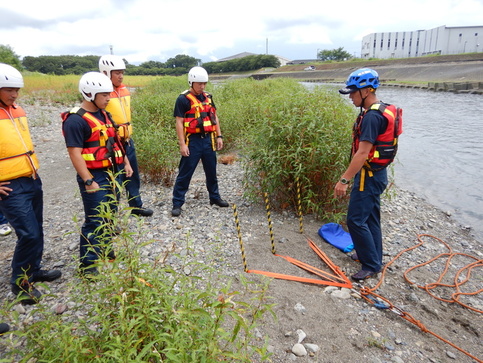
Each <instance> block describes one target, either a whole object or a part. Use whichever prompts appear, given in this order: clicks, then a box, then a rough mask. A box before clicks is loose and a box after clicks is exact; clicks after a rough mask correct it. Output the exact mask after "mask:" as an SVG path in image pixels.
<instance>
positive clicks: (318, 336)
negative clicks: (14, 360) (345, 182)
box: [0, 105, 483, 363]
mask: <svg viewBox="0 0 483 363" xmlns="http://www.w3.org/2000/svg"><path fill="white" fill-rule="evenodd" d="M25 109H26V111H27V114H28V115H29V118H30V122H31V124H32V125H35V126H33V127H32V134H33V138H34V142H35V145H36V151H37V153H38V156H39V160H40V163H41V170H40V175H41V177H42V180H43V186H44V204H45V205H44V219H45V220H44V228H45V235H46V246H45V253H44V266H45V267H46V268H60V269H61V270H62V272H63V277H62V278H61V279H60V280H58V281H55V282H53V283H51V284H48V285H49V287H50V289H51V295H49V296H45V298H44V299H43V301H42V304H45V305H46V306H47V307H48V308H49V309H50V308H51V309H52V310H56V307H58V306H63V307H67V309H66V310H65V311H64V312H63V318H64V319H74V318H75V317H76V315H75V311H74V309H73V308H72V309H70V308H69V306H72V304H71V297H70V296H69V291H70V289H69V285H70V284H77V283H79V279H78V277H77V276H76V274H75V266H76V261H77V253H78V252H77V251H78V235H77V231H78V228H79V222H76V221H75V219H76V217H77V218H78V219H80V220H82V205H81V204H82V202H81V199H80V197H79V195H78V191H77V185H76V183H75V172H74V170H73V168H72V166H71V163H70V160H69V158H68V155H67V152H66V150H65V146H64V142H63V138H62V133H61V131H60V117H59V114H60V112H61V111H64V109H63V108H61V107H51V106H44V105H25ZM41 120H43V121H41ZM218 174H219V180H220V192H221V193H222V196H223V198H224V199H226V200H227V201H229V202H230V203H233V204H236V205H237V208H238V214H239V223H240V233H241V237H242V240H243V242H244V248H245V251H246V263H247V265H248V268H249V269H254V270H255V269H256V270H264V271H271V272H279V273H285V274H293V275H298V276H305V277H313V276H312V275H310V274H308V273H305V272H303V271H301V270H300V269H298V268H296V267H295V266H293V265H291V264H289V263H287V262H286V261H285V260H284V259H282V258H280V257H278V256H275V255H273V254H272V252H271V241H270V234H269V230H268V226H267V216H266V212H265V208H264V205H263V204H262V203H260V204H252V203H249V202H247V201H246V200H244V198H243V186H242V179H243V170H242V168H241V164H240V162H235V163H233V164H230V165H223V164H219V169H218ZM396 183H397V181H396ZM171 192H172V190H171V188H165V187H163V186H160V185H156V184H152V183H143V185H142V197H143V200H144V203H145V205H146V206H147V207H149V208H152V209H154V215H153V216H152V217H150V218H145V219H142V220H141V222H142V223H141V230H142V233H143V234H144V235H145V236H146V238H149V239H150V240H153V241H154V242H153V243H151V244H149V245H147V246H145V247H143V251H142V255H143V259H144V261H145V262H153V261H155V260H156V259H157V257H159V256H160V255H162V254H164V253H168V251H171V250H174V251H175V253H179V254H181V255H186V256H189V257H190V258H192V259H193V261H197V262H203V263H206V264H209V265H211V266H213V267H214V268H216V269H217V271H219V274H220V275H225V276H229V277H231V278H233V289H234V290H235V291H236V290H237V289H241V285H240V284H239V277H238V276H239V275H240V274H242V275H244V276H245V277H246V278H248V279H249V280H252V281H258V280H260V278H261V276H260V275H256V274H247V273H245V272H244V264H243V261H242V257H241V256H242V255H241V251H240V244H239V235H238V233H237V230H236V226H235V223H234V217H233V213H232V210H231V208H217V207H210V206H209V201H208V197H207V193H206V189H205V187H204V176H203V173H202V171H201V170H197V173H196V174H195V176H194V178H193V181H192V184H191V187H190V191H189V192H188V199H187V203H186V205H185V206H184V208H183V209H184V211H183V214H182V215H181V217H179V218H173V217H171V215H170V209H171ZM271 219H272V223H273V233H274V238H275V239H274V243H275V247H276V252H277V253H278V254H280V255H288V256H292V257H294V258H297V259H299V260H300V261H303V262H306V263H309V264H311V265H313V266H317V267H319V268H321V269H324V270H326V269H327V267H326V266H325V265H324V264H322V263H321V262H320V260H319V259H318V258H317V256H316V255H315V254H314V253H313V252H312V251H311V250H310V249H309V248H308V246H307V241H306V239H305V236H304V235H303V234H300V232H299V229H300V226H299V219H298V217H297V216H296V215H295V214H294V213H292V212H288V211H285V212H276V211H272V218H271ZM132 220H133V225H134V224H135V219H134V218H133V217H132ZM382 220H383V229H384V248H385V257H384V259H385V261H386V262H390V261H391V260H393V259H395V258H396V257H398V256H399V254H401V255H400V256H399V257H398V258H397V259H396V260H395V261H394V262H393V263H391V265H390V266H388V269H387V271H386V272H385V275H384V283H383V284H382V285H381V286H380V288H378V290H377V292H378V293H379V294H380V295H382V296H384V297H385V298H387V299H389V300H390V301H391V302H393V303H394V304H395V305H396V306H398V307H399V308H400V309H402V310H403V311H407V312H409V313H411V314H412V315H413V316H414V317H415V318H416V319H418V320H419V321H420V322H421V324H424V326H425V327H426V328H427V329H429V330H431V331H434V332H435V333H436V334H438V335H440V336H442V337H444V338H446V339H448V340H449V341H450V342H451V343H453V344H455V345H456V346H457V347H460V348H461V349H463V350H465V351H467V352H470V353H472V354H473V355H475V356H476V357H479V358H480V359H483V346H482V344H481V337H482V336H483V324H481V322H482V319H481V314H478V313H476V312H474V311H472V310H470V309H467V308H464V307H463V306H461V305H459V304H458V303H456V302H452V303H451V302H442V301H440V300H438V299H436V298H433V297H432V296H431V295H429V294H428V292H427V291H425V289H423V288H418V285H422V286H424V285H425V284H427V283H430V282H433V281H437V279H438V276H439V274H440V273H441V271H443V269H444V263H445V261H447V259H446V258H444V259H438V260H437V261H435V262H434V263H432V264H431V265H429V266H424V267H421V268H418V269H416V270H414V271H413V272H412V273H410V274H409V277H410V279H411V280H410V282H409V281H407V280H406V278H405V276H404V273H405V271H407V270H408V269H409V268H411V267H412V266H414V265H415V264H416V263H420V262H423V261H427V260H429V259H431V258H432V257H435V256H437V255H438V254H440V253H444V252H448V250H447V247H446V246H445V245H444V244H443V243H441V242H440V241H439V240H437V239H434V238H431V237H427V238H425V243H424V245H422V246H420V247H418V248H416V249H414V250H412V251H408V252H403V251H404V250H405V249H408V248H411V247H414V246H416V245H417V244H418V240H417V236H418V234H428V235H433V236H435V237H437V238H439V239H441V240H443V241H445V242H447V243H448V244H449V246H451V248H452V249H453V250H454V252H459V253H463V252H464V253H466V254H469V255H472V256H477V257H478V258H480V259H481V258H483V254H482V252H481V251H480V250H481V243H480V242H481V241H477V240H476V239H475V238H474V237H473V236H472V234H471V229H467V228H465V227H464V226H461V225H460V224H459V223H457V222H456V221H454V220H453V219H452V218H451V216H449V215H448V214H446V213H444V212H443V211H441V210H438V209H437V208H435V207H434V206H432V205H431V204H428V203H427V202H426V201H424V200H422V199H421V198H419V197H418V196H417V195H415V194H414V193H412V192H410V191H406V190H402V189H398V188H397V187H396V186H392V187H391V188H390V189H389V192H388V194H387V196H386V197H385V198H384V201H383V205H382ZM323 223H324V222H323V221H318V220H316V219H315V218H313V216H311V215H307V216H304V218H303V227H304V234H305V235H306V236H308V237H309V238H311V239H312V240H313V241H314V242H315V243H316V244H317V245H318V246H320V248H321V249H322V250H323V251H324V252H325V253H326V254H327V255H328V257H329V258H330V259H331V260H332V261H333V262H334V264H335V265H337V266H339V267H340V269H341V270H342V271H343V272H344V273H345V274H346V275H347V276H349V275H350V274H352V273H354V272H356V271H357V270H358V268H359V265H358V263H356V262H354V261H352V260H351V259H350V258H349V257H348V256H347V255H346V254H344V253H342V252H341V251H339V250H337V249H335V248H333V247H331V246H330V245H328V244H327V243H325V242H324V241H323V240H322V239H321V238H320V237H319V236H318V234H317V231H318V229H319V228H320V226H321V225H322V224H323ZM207 226H210V227H207ZM188 241H189V244H190V249H189V250H188V248H187V245H188ZM14 244H15V237H14V236H13V235H11V236H8V237H5V238H1V239H0V255H1V256H0V257H1V258H0V271H1V281H2V286H3V288H2V290H1V291H2V292H1V294H0V296H1V297H2V300H3V301H10V300H11V299H12V298H13V296H12V294H11V293H10V292H9V286H8V279H9V274H10V262H11V256H12V253H13V248H14ZM116 248H118V249H119V248H120V247H119V246H116ZM118 252H119V253H123V252H122V250H118ZM446 257H447V256H446ZM469 261H472V259H471V258H464V257H463V256H459V257H457V256H455V258H454V259H453V260H452V261H451V264H450V266H449V267H450V271H448V275H447V277H445V279H444V281H448V282H450V283H451V281H454V278H455V276H457V275H456V274H457V273H458V271H459V270H460V269H461V268H463V267H464V266H466V265H467V263H468V262H469ZM168 263H170V265H171V266H172V267H173V268H174V269H175V270H179V269H178V266H177V259H176V258H170V259H168ZM180 273H186V274H189V273H190V272H189V271H186V270H184V271H180ZM482 278H483V276H482V275H481V272H478V271H476V272H475V273H474V274H473V275H472V276H471V279H470V281H469V283H468V284H466V285H465V291H467V290H468V291H473V290H475V289H476V288H478V286H479V287H480V288H481V281H482V280H481V279H482ZM377 281H378V280H377V279H371V280H368V281H366V283H365V286H367V287H374V286H375V284H376V283H377ZM41 289H42V291H44V292H45V291H46V290H45V288H41ZM354 289H355V291H356V292H357V291H359V290H360V288H359V287H358V286H354ZM453 290H454V289H443V291H438V292H437V294H438V295H442V296H446V297H448V296H451V292H452V291H453ZM336 291H337V293H335V292H336ZM453 292H454V291H453ZM268 295H269V296H270V299H269V301H268V302H271V303H274V304H275V308H274V311H275V313H276V315H277V320H274V319H272V318H271V317H269V316H267V317H266V318H265V319H264V322H263V324H262V325H260V326H259V327H258V328H257V336H259V337H260V342H262V341H263V339H264V337H266V338H267V339H268V344H269V349H270V351H272V352H273V357H272V362H289V361H294V362H321V363H324V362H369V363H381V362H398V363H401V362H406V363H410V362H418V361H431V362H472V361H473V360H472V359H471V358H469V357H468V356H467V355H465V354H463V353H461V352H459V351H458V350H457V349H455V348H454V347H452V346H450V345H448V344H446V343H444V342H442V341H440V340H438V339H437V338H435V337H434V336H432V335H430V334H428V333H424V332H422V331H421V329H420V328H419V327H417V326H415V325H414V324H411V323H409V322H408V321H406V320H404V319H402V318H401V317H400V316H399V315H398V314H397V313H395V312H393V311H389V310H380V309H376V308H375V307H374V306H372V305H370V304H367V303H366V302H364V301H363V300H361V299H360V298H358V297H357V294H352V295H351V294H349V292H348V291H341V290H339V289H335V290H331V289H325V286H320V285H313V284H304V283H299V282H294V281H286V280H274V281H272V282H271V285H270V289H269V292H268ZM460 298H461V300H462V301H463V302H464V303H466V304H468V305H470V306H471V307H473V308H477V309H480V310H483V300H482V298H481V296H461V297H460ZM33 309H34V307H28V306H27V307H24V306H21V305H16V306H14V307H12V310H13V311H14V312H15V313H16V314H19V316H20V320H21V321H23V322H24V324H25V325H23V324H22V325H21V326H18V327H16V328H20V329H24V328H27V327H28V324H29V323H30V322H31V321H32V320H33V319H35V316H33V317H32V316H31V315H30V314H31V313H32V311H33ZM7 322H9V323H11V321H7ZM299 329H300V330H303V332H304V334H305V335H306V337H305V338H304V340H303V343H310V344H311V345H310V347H311V349H312V352H310V353H307V355H305V356H297V355H295V354H294V353H292V348H293V347H294V345H295V344H296V343H297V340H298V334H297V333H296V331H297V330H299ZM7 340H8V335H7V336H5V337H2V338H0V356H1V355H2V349H6V348H5V347H6V344H7Z"/></svg>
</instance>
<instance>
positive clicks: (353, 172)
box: [334, 68, 401, 281]
mask: <svg viewBox="0 0 483 363" xmlns="http://www.w3.org/2000/svg"><path fill="white" fill-rule="evenodd" d="M378 87H379V76H378V74H377V72H376V71H374V70H372V69H369V68H362V69H359V70H357V71H355V72H353V73H351V74H350V76H349V78H348V79H347V81H346V87H345V88H343V89H341V90H339V92H340V93H341V94H344V95H346V94H348V95H349V98H350V100H351V101H352V103H353V104H354V106H356V107H360V113H359V116H358V117H357V120H356V122H355V124H354V128H353V142H352V154H351V155H352V159H351V162H350V164H349V166H348V168H347V169H346V171H345V172H344V173H343V174H342V176H341V178H340V180H339V181H338V182H337V184H336V185H335V188H334V196H335V197H342V196H344V195H345V194H346V193H347V189H348V187H349V183H350V182H351V180H352V179H354V180H353V182H352V190H351V194H350V201H349V209H348V211H347V227H348V229H349V233H350V235H351V238H352V241H353V242H354V247H355V250H356V254H354V255H353V256H352V258H353V259H354V260H358V261H360V263H361V265H362V268H361V270H360V271H358V272H357V273H355V274H354V275H352V279H354V280H356V281H359V280H364V279H367V278H369V277H371V276H373V275H376V274H377V273H379V272H380V271H381V269H382V232H381V216H380V196H381V194H382V193H383V192H384V190H385V189H386V186H387V171H386V167H387V166H388V165H389V164H390V163H391V162H392V160H393V159H394V156H395V153H396V150H397V136H399V134H400V132H401V129H400V127H398V118H397V117H396V115H397V113H398V109H397V108H396V107H395V106H393V105H389V104H385V103H383V102H381V101H379V99H378V97H377V96H376V89H377V88H378Z"/></svg>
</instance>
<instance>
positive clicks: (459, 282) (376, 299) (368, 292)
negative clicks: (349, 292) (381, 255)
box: [360, 234, 483, 363]
mask: <svg viewBox="0 0 483 363" xmlns="http://www.w3.org/2000/svg"><path fill="white" fill-rule="evenodd" d="M425 237H426V238H431V239H434V240H436V241H438V242H439V243H441V244H443V245H444V246H445V247H446V248H447V250H448V252H446V253H440V254H438V255H437V256H435V257H433V258H431V259H430V260H428V261H425V262H423V263H420V264H417V265H415V266H413V267H410V268H409V269H407V270H406V271H405V272H404V278H405V279H406V281H407V282H408V283H410V284H411V285H412V286H417V287H418V288H420V289H423V290H425V291H426V292H427V293H428V294H429V295H431V296H432V297H434V298H436V299H437V300H440V301H445V302H448V303H457V304H459V305H461V306H464V307H466V308H468V309H470V310H472V311H474V312H476V313H480V314H481V313H483V311H482V310H479V309H476V308H473V307H471V306H469V305H468V304H465V303H463V302H461V301H460V299H459V298H460V296H469V295H478V294H480V293H482V292H483V289H478V290H476V291H471V292H462V291H461V288H462V286H463V285H464V284H466V283H467V282H468V281H469V279H470V276H471V272H472V271H473V270H474V269H475V268H478V267H479V268H483V260H482V259H478V258H477V257H475V256H472V255H469V254H465V253H457V252H453V249H452V248H451V247H450V246H449V245H448V244H447V243H446V242H444V241H442V240H441V239H439V238H437V237H434V236H432V235H429V234H420V235H418V241H419V243H418V244H416V245H414V246H412V247H410V248H407V249H405V250H403V251H401V252H400V253H398V254H397V255H396V257H394V258H393V259H392V260H391V261H390V262H389V263H387V264H386V265H385V266H384V268H383V270H382V275H381V278H380V280H379V281H378V283H377V284H376V285H375V286H374V287H373V288H368V287H365V286H363V287H361V290H360V293H361V296H362V297H363V298H364V299H365V300H366V301H368V302H369V303H371V304H375V305H379V306H384V308H385V309H388V310H391V311H393V312H395V313H396V314H398V315H399V316H401V317H402V318H403V319H406V320H407V321H409V322H410V323H412V324H414V325H416V326H417V327H418V328H419V329H420V330H421V331H423V332H425V333H429V334H431V335H433V336H434V337H436V338H438V339H440V340H441V341H443V342H445V343H447V344H449V345H451V346H452V347H453V348H455V349H457V350H459V351H460V352H462V353H464V354H466V355H467V356H469V357H471V358H472V359H474V360H475V361H477V362H479V363H483V360H481V359H479V358H477V357H475V356H473V355H472V354H470V353H468V352H467V351H465V350H463V349H462V348H460V347H458V346H456V345H455V344H453V343H451V342H450V341H448V340H447V339H445V338H443V337H441V336H440V335H438V334H436V333H434V332H433V331H431V330H429V329H428V328H427V327H426V326H425V325H424V324H423V323H422V322H421V321H419V320H417V319H415V318H414V317H413V316H412V315H411V314H409V313H407V312H405V311H403V310H402V309H400V308H398V307H397V306H395V305H394V304H392V303H391V302H390V301H389V300H387V299H385V298H384V297H382V296H380V295H378V294H376V293H375V291H376V290H377V289H378V288H379V287H380V286H381V284H382V283H383V281H384V276H385V272H386V270H387V268H388V267H389V266H390V265H391V264H392V263H394V261H396V260H397V259H398V258H399V257H400V256H401V255H402V254H404V253H406V252H409V251H411V250H414V249H415V248H418V247H421V246H422V245H423V244H424V243H425V242H424V241H423V238H425ZM456 256H463V257H465V258H468V259H470V260H472V262H471V263H469V264H467V265H466V266H464V267H463V268H461V269H459V270H458V271H457V273H456V274H455V276H454V283H453V284H444V283H442V281H443V279H444V277H445V275H446V274H447V273H448V270H449V267H450V265H451V261H452V259H453V258H455V257H456ZM443 258H446V259H447V260H446V263H445V267H444V269H443V272H442V273H441V274H440V275H439V277H438V278H437V281H436V282H432V283H429V284H425V285H418V284H416V283H415V282H413V281H412V280H411V279H410V278H409V277H408V275H409V274H410V272H412V271H413V270H415V269H417V268H420V267H422V266H425V265H428V264H430V263H432V262H434V261H436V260H438V259H443ZM463 273H466V278H464V279H460V276H461V275H462V274H463ZM438 287H444V288H454V289H455V290H456V292H454V293H453V294H451V298H442V297H439V296H436V294H435V293H433V290H435V289H436V288H438ZM381 301H383V302H384V304H381V303H380V302H381Z"/></svg>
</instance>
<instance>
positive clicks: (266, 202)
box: [263, 192, 276, 254]
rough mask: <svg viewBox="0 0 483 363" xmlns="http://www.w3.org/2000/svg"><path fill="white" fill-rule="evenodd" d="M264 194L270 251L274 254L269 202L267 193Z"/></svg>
mask: <svg viewBox="0 0 483 363" xmlns="http://www.w3.org/2000/svg"><path fill="white" fill-rule="evenodd" d="M263 195H264V196H265V209H266V211H267V220H268V230H269V231H270V242H271V243H272V253H273V254H275V253H276V252H275V241H274V237H273V228H272V216H271V213H270V202H269V201H268V193H267V192H265V193H263Z"/></svg>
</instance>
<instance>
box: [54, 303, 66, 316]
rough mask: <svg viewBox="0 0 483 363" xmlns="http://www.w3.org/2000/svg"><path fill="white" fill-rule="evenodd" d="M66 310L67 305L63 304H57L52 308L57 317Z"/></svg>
mask: <svg viewBox="0 0 483 363" xmlns="http://www.w3.org/2000/svg"><path fill="white" fill-rule="evenodd" d="M66 310H67V305H65V304H57V305H56V306H54V312H55V313H56V314H57V315H60V314H63V313H64V312H65V311H66Z"/></svg>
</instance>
